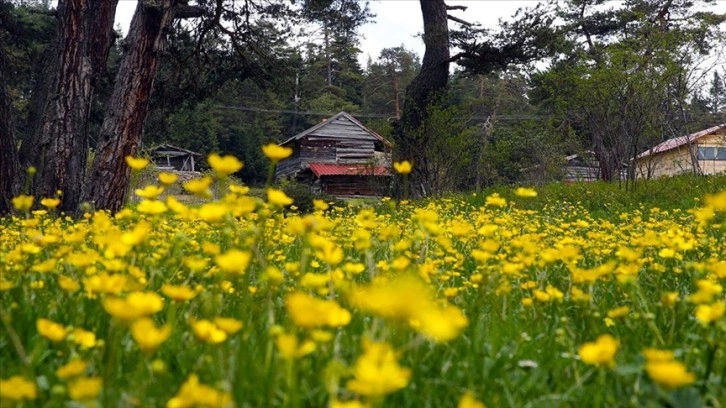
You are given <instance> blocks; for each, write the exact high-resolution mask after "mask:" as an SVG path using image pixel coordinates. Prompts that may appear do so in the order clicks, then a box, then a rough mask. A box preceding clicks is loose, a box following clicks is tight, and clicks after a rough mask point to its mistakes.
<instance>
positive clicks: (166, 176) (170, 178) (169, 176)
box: [158, 171, 179, 186]
mask: <svg viewBox="0 0 726 408" xmlns="http://www.w3.org/2000/svg"><path fill="white" fill-rule="evenodd" d="M158 178H159V182H160V183H161V184H163V185H165V186H168V185H170V184H174V183H175V182H176V181H177V180H178V179H179V176H177V175H176V174H174V173H167V172H165V171H163V172H161V173H159V176H158Z"/></svg>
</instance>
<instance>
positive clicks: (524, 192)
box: [514, 187, 537, 198]
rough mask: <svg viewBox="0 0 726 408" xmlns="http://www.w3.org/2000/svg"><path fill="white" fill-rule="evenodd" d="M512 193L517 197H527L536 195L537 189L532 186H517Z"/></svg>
mask: <svg viewBox="0 0 726 408" xmlns="http://www.w3.org/2000/svg"><path fill="white" fill-rule="evenodd" d="M514 194H515V195H517V196H519V197H527V198H532V197H537V191H535V189H533V188H524V187H519V188H517V189H516V190H515V191H514Z"/></svg>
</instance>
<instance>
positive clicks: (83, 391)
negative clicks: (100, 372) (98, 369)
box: [68, 377, 103, 401]
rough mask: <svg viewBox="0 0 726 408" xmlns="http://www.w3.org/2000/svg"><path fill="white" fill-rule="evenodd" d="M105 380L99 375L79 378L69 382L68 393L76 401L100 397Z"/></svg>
mask: <svg viewBox="0 0 726 408" xmlns="http://www.w3.org/2000/svg"><path fill="white" fill-rule="evenodd" d="M102 385H103V382H102V381H101V379H100V378H99V377H88V378H79V379H77V380H75V381H73V382H72V383H70V384H68V395H70V397H71V399H72V400H74V401H88V400H92V399H94V398H96V397H98V394H99V393H100V392H101V386H102Z"/></svg>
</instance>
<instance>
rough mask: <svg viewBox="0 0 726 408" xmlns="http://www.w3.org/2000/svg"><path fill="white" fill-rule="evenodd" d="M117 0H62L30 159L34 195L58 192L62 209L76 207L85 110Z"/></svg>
mask: <svg viewBox="0 0 726 408" xmlns="http://www.w3.org/2000/svg"><path fill="white" fill-rule="evenodd" d="M117 4H118V0H65V1H64V0H61V1H60V2H59V3H58V18H59V21H58V43H57V45H56V47H57V54H56V56H55V58H54V64H53V65H52V66H53V67H55V69H54V70H53V72H52V77H50V78H49V86H48V88H47V90H48V93H47V98H46V101H45V103H44V105H43V113H42V114H43V122H42V125H41V126H39V128H38V133H39V134H38V135H37V136H35V137H33V139H32V140H33V143H35V142H36V141H37V146H30V147H31V148H32V149H37V150H35V152H36V153H35V154H33V155H32V156H30V157H29V158H28V161H29V164H32V165H35V167H36V168H37V170H38V171H37V174H36V176H35V180H34V183H33V194H34V195H35V196H38V197H50V196H54V195H56V191H58V190H60V191H61V192H62V197H61V206H60V209H61V210H63V211H69V212H72V211H75V210H76V208H77V207H78V204H79V202H80V198H81V191H82V187H83V182H84V175H85V168H86V158H87V155H88V134H87V124H88V111H89V108H90V103H91V98H92V95H93V82H94V78H96V77H98V75H100V73H102V72H103V71H104V69H105V65H106V59H107V57H108V52H109V50H110V47H111V44H112V41H113V19H114V14H115V12H116V5H117Z"/></svg>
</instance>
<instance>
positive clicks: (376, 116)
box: [214, 105, 555, 120]
mask: <svg viewBox="0 0 726 408" xmlns="http://www.w3.org/2000/svg"><path fill="white" fill-rule="evenodd" d="M214 108H216V109H223V110H240V111H246V112H262V113H284V114H290V115H303V116H333V115H335V114H336V113H337V112H334V113H330V112H312V111H295V110H289V109H264V108H250V107H246V106H232V105H215V106H214ZM353 116H354V117H356V118H372V119H390V118H394V116H392V115H384V114H381V113H360V114H358V113H356V114H353ZM554 116H555V115H497V120H527V119H547V118H552V117H554ZM468 117H469V118H471V119H476V120H487V117H485V116H468Z"/></svg>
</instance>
